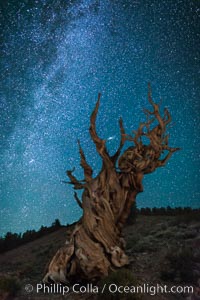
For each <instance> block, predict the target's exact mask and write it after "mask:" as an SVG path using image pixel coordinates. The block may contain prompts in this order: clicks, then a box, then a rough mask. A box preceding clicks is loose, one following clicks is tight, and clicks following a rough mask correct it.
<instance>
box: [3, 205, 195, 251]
mask: <svg viewBox="0 0 200 300" xmlns="http://www.w3.org/2000/svg"><path fill="white" fill-rule="evenodd" d="M189 214H195V215H198V216H199V218H200V208H198V209H192V208H191V207H175V208H171V207H170V206H168V207H160V208H158V207H154V208H149V207H146V208H140V209H138V208H137V207H136V203H134V205H133V206H132V209H131V213H130V216H129V218H128V222H127V223H129V224H131V223H133V222H134V221H135V219H136V218H137V216H138V215H145V216H160V215H163V216H164V215H165V216H181V215H189ZM72 225H73V224H71V225H68V226H72ZM61 227H63V225H61V224H60V221H59V220H58V219H56V220H55V221H54V222H53V223H52V225H51V226H50V227H46V226H41V228H40V229H39V231H35V230H27V231H26V232H24V233H23V234H21V233H19V234H17V233H11V232H8V233H7V234H6V235H5V237H1V238H0V253H3V252H6V251H8V250H11V249H14V248H16V247H19V246H21V245H23V244H26V243H28V242H32V241H34V240H36V239H38V238H40V237H43V236H45V235H46V234H49V233H51V232H54V231H56V230H58V229H60V228H61Z"/></svg>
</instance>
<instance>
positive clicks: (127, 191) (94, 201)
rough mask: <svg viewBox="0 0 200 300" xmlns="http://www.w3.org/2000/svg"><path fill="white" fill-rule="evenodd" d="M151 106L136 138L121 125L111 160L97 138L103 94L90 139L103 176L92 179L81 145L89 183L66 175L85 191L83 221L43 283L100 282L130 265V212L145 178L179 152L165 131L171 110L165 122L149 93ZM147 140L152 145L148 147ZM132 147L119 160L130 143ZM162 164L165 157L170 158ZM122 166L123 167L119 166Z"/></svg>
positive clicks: (94, 115) (70, 172) (166, 113)
mask: <svg viewBox="0 0 200 300" xmlns="http://www.w3.org/2000/svg"><path fill="white" fill-rule="evenodd" d="M148 100H149V103H150V104H151V105H152V108H153V111H149V110H146V109H145V110H144V112H145V114H146V117H147V121H146V122H144V123H141V124H140V126H139V128H138V130H137V131H134V135H133V136H129V135H126V134H125V130H124V127H123V122H122V119H120V120H119V127H120V134H121V141H120V145H119V148H118V150H117V151H116V153H115V154H114V155H113V156H110V155H109V153H108V151H107V149H106V141H105V140H102V139H101V138H99V137H98V135H97V132H96V116H97V112H98V109H99V103H100V94H99V95H98V101H97V103H96V106H95V109H94V111H93V112H92V114H91V117H90V129H89V131H90V135H91V138H92V140H93V142H94V143H95V145H96V150H97V152H98V154H99V155H100V156H101V159H102V169H101V172H100V173H99V174H98V176H96V177H95V178H93V177H92V173H93V171H92V168H91V167H90V166H89V164H88V163H87V161H86V158H85V155H84V152H83V150H82V148H81V145H80V142H78V144H79V152H80V158H81V163H80V164H81V166H82V168H83V170H84V180H81V181H79V180H77V179H76V178H75V176H73V174H72V173H73V170H72V171H67V175H68V177H69V178H70V183H71V184H73V185H74V189H83V194H82V201H81V200H79V198H78V196H77V194H76V193H75V194H74V196H75V199H76V201H77V203H78V205H79V206H80V207H81V208H82V210H83V216H82V218H81V219H80V220H79V222H78V223H77V225H76V227H75V229H74V231H73V232H72V234H71V237H70V240H69V242H67V243H66V244H65V246H64V247H62V248H61V249H60V250H58V252H57V253H56V254H55V256H54V257H53V259H52V261H51V263H50V265H49V268H48V272H47V274H46V276H45V278H44V282H48V281H54V282H68V281H72V280H74V279H76V277H77V276H78V278H79V279H83V280H89V281H95V280H97V279H100V278H102V277H104V276H106V275H107V274H108V272H109V270H110V269H113V268H119V267H122V266H124V265H126V264H128V257H127V255H126V254H125V241H124V239H123V237H122V228H123V226H124V224H125V222H126V220H127V218H128V215H129V213H130V209H131V206H132V204H133V202H134V200H135V198H136V195H137V194H138V193H139V192H142V191H143V187H142V179H143V176H144V175H145V174H148V173H151V172H153V171H154V170H155V169H156V168H158V167H162V166H164V165H165V164H166V162H167V161H168V159H169V158H170V157H171V155H172V153H174V152H175V151H177V150H178V149H179V148H171V147H169V145H168V138H169V135H166V129H167V126H168V125H169V123H170V122H171V116H170V114H169V112H168V110H167V109H165V110H164V115H163V117H162V116H161V114H160V111H159V105H158V104H156V103H154V102H153V100H152V96H151V88H150V85H149V87H148ZM143 136H145V137H146V138H147V139H148V140H149V143H148V144H143V141H142V137H143ZM127 140H129V141H132V142H133V146H131V147H129V148H128V149H127V150H125V151H124V153H123V154H122V155H121V156H120V153H121V150H122V148H123V146H124V144H125V142H126V141H127ZM166 152H167V154H166V155H165V157H164V158H163V159H161V155H163V153H166ZM117 163H118V166H117Z"/></svg>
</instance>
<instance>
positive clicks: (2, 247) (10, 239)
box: [0, 219, 63, 253]
mask: <svg viewBox="0 0 200 300" xmlns="http://www.w3.org/2000/svg"><path fill="white" fill-rule="evenodd" d="M61 227H63V226H62V225H61V224H60V221H59V220H58V219H56V220H55V221H54V222H53V223H52V225H51V226H50V227H46V226H41V228H40V229H39V230H38V231H35V230H27V231H26V232H24V233H23V234H21V233H19V234H18V233H11V232H7V234H6V235H5V237H1V238H0V253H3V252H5V251H8V250H11V249H14V248H16V247H19V246H21V245H23V244H26V243H28V242H32V241H34V240H36V239H38V238H40V237H42V236H44V235H46V234H48V233H51V232H54V231H56V230H58V229H60V228H61Z"/></svg>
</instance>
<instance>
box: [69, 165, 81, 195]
mask: <svg viewBox="0 0 200 300" xmlns="http://www.w3.org/2000/svg"><path fill="white" fill-rule="evenodd" d="M74 170H75V168H73V169H72V170H68V171H66V173H67V176H68V177H69V179H70V180H71V182H69V183H70V184H73V185H74V189H76V190H81V189H83V188H84V187H85V184H83V183H81V181H80V180H78V179H77V178H76V177H75V176H74V175H72V173H73V172H74Z"/></svg>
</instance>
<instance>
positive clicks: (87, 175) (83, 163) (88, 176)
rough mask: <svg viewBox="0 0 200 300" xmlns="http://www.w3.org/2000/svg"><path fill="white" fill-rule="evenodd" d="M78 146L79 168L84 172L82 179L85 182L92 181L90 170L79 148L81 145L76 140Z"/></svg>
mask: <svg viewBox="0 0 200 300" xmlns="http://www.w3.org/2000/svg"><path fill="white" fill-rule="evenodd" d="M78 146H79V153H80V157H81V163H80V165H81V167H82V168H83V170H84V177H85V180H86V182H88V181H90V180H92V173H93V171H92V168H91V167H90V165H89V164H88V163H87V161H86V158H85V154H84V152H83V149H82V148H81V144H80V141H79V140H78Z"/></svg>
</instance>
